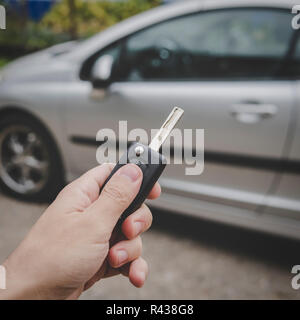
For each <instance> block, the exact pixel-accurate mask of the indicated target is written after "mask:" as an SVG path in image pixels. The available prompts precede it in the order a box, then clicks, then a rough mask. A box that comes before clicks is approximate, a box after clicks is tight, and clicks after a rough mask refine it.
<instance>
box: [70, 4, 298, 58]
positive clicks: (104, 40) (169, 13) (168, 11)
mask: <svg viewBox="0 0 300 320" xmlns="http://www.w3.org/2000/svg"><path fill="white" fill-rule="evenodd" d="M294 5H295V1H294V0H284V1H283V0H182V1H177V2H174V3H171V4H167V5H162V6H158V7H156V8H154V9H151V10H148V11H145V12H143V13H140V14H138V15H135V16H133V17H130V18H128V19H126V20H124V21H122V22H119V23H117V24H116V25H114V26H112V27H110V28H108V29H106V30H104V31H102V32H100V33H98V34H96V35H94V36H93V37H91V38H89V39H87V40H85V41H82V42H81V43H80V44H79V45H78V46H76V50H73V51H71V52H70V53H69V54H68V58H69V59H70V60H71V61H72V60H75V61H82V60H84V59H86V58H88V57H89V56H90V55H92V54H93V53H95V52H97V51H98V50H100V49H101V48H104V47H105V46H107V45H109V44H110V43H113V42H115V41H117V40H118V39H121V38H123V37H126V36H128V35H130V34H131V33H133V32H136V31H138V30H140V29H143V28H146V27H148V26H151V25H153V24H156V23H159V22H162V21H164V20H167V19H172V18H174V17H177V16H180V15H185V14H189V13H193V12H197V11H201V10H212V9H221V8H234V7H271V8H285V9H290V10H291V9H292V7H293V6H294Z"/></svg>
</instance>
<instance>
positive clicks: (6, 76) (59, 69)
mask: <svg viewBox="0 0 300 320" xmlns="http://www.w3.org/2000/svg"><path fill="white" fill-rule="evenodd" d="M76 45H77V42H76V41H71V42H66V43H62V44H59V45H55V46H53V47H50V48H48V49H45V50H41V51H38V52H35V53H32V54H29V55H26V56H24V57H22V58H19V59H16V60H15V61H13V62H11V63H9V64H7V65H6V66H5V67H4V68H2V69H1V70H0V74H1V79H2V80H4V81H17V82H18V81H24V80H26V81H43V80H47V81H49V80H56V81H57V80H65V79H66V78H69V76H70V71H71V70H72V69H74V65H73V67H72V65H71V64H70V63H69V62H68V60H67V59H64V55H65V54H66V53H68V52H69V51H70V50H72V49H73V48H74V47H75V46H76Z"/></svg>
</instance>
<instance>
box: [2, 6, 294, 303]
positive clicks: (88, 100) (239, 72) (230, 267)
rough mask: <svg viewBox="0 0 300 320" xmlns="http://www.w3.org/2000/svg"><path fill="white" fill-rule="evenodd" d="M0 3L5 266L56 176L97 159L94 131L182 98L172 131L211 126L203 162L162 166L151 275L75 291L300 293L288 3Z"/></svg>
mask: <svg viewBox="0 0 300 320" xmlns="http://www.w3.org/2000/svg"><path fill="white" fill-rule="evenodd" d="M188 2H189V3H192V4H188ZM0 4H2V5H3V6H4V7H5V8H6V13H7V17H6V30H0V68H2V69H0V185H1V189H2V191H3V192H1V193H0V262H2V261H3V260H4V259H5V258H6V257H7V255H8V254H9V253H10V252H12V251H13V249H14V248H15V247H16V246H17V245H18V243H19V242H20V241H21V240H22V239H23V237H24V236H25V235H26V233H27V232H28V230H29V229H30V228H31V226H32V225H33V224H34V222H35V221H36V220H37V219H38V217H39V216H40V215H41V214H42V212H43V211H44V210H45V208H46V207H47V205H48V203H49V198H52V199H53V197H54V196H55V194H56V193H57V191H58V190H59V189H60V188H61V187H62V185H63V184H64V183H65V181H63V179H62V178H63V177H64V176H65V178H66V180H67V181H69V180H72V179H74V178H76V177H77V176H79V175H80V174H81V173H83V172H84V171H86V170H88V169H89V168H91V167H93V166H94V165H96V161H95V150H96V149H95V147H96V146H97V143H96V144H95V134H96V132H97V130H99V129H100V128H101V127H103V126H105V127H109V128H110V127H111V128H114V127H115V126H116V122H117V121H119V120H123V119H127V120H128V124H129V127H130V128H135V127H136V126H137V125H136V123H139V124H138V127H141V128H145V129H147V130H149V129H150V128H151V127H153V126H154V127H158V126H159V125H160V124H161V122H162V121H163V120H164V117H165V115H167V114H168V110H169V108H170V106H173V105H175V104H176V105H177V104H179V105H180V106H183V107H184V108H185V111H186V112H185V118H184V121H183V122H182V124H180V126H179V128H181V129H183V128H193V129H195V128H204V129H205V170H204V173H203V174H202V175H200V176H186V175H184V172H183V169H182V168H181V169H182V170H181V169H178V167H176V166H172V165H170V166H169V167H168V168H167V170H166V173H165V175H164V177H163V179H162V180H161V184H162V187H163V196H162V197H161V199H160V200H158V201H155V202H154V203H153V214H154V224H153V227H152V229H151V230H150V231H149V232H147V233H146V234H145V235H144V236H143V240H144V257H145V258H146V259H147V260H148V261H149V264H150V275H149V279H148V282H147V284H146V285H145V287H144V288H142V289H135V288H133V287H131V286H130V284H129V283H128V280H127V279H125V278H122V277H118V278H116V279H109V280H104V281H101V282H100V283H98V284H97V285H96V286H95V287H93V288H92V289H90V290H89V291H87V292H86V293H84V294H83V296H82V299H299V298H300V290H295V289H293V288H292V286H291V280H292V278H293V276H294V275H293V274H292V273H291V269H292V267H293V266H294V265H297V264H300V260H299V239H300V218H299V217H300V193H299V192H300V178H299V177H300V176H299V172H300V170H299V168H300V165H299V163H300V149H299V146H300V144H299V137H300V116H299V115H300V112H299V106H300V96H299V92H300V90H299V89H300V88H299V75H300V72H299V70H300V68H299V66H300V45H299V32H298V31H297V30H293V29H292V27H291V20H292V18H293V15H292V14H291V6H292V4H293V3H292V1H289V0H288V1H287V2H286V3H285V4H282V3H281V2H279V1H272V0H262V1H250V0H245V1H242V0H241V1H238V0H236V1H235V2H234V1H227V0H223V1H209V0H206V1H204V0H203V1H202V0H199V1H185V0H182V1H180V0H178V1H175V0H174V1H172V0H168V1H167V0H123V1H121V0H111V1H108V0H107V1H102V0H90V1H83V0H44V1H42V0H0ZM153 8H156V10H157V11H152V12H153V13H151V11H149V10H150V9H153ZM201 10H203V13H202V12H201V13H200V14H199V12H200V11H201ZM142 12H145V15H143V16H141V18H137V19H136V20H130V21H131V22H130V21H129V22H128V23H127V22H125V23H124V24H122V25H120V27H119V29H118V23H119V22H122V21H123V20H125V19H127V18H129V17H132V16H135V15H136V14H139V13H142ZM147 12H148V13H149V14H148V15H147ZM126 23H127V24H126ZM112 26H116V29H108V28H109V27H112ZM105 30H106V31H107V33H105V32H104V31H105ZM110 30H112V31H110ZM102 32H103V33H102ZM92 36H94V37H92ZM119 38H120V39H121V40H120V39H119ZM74 40H75V42H74ZM77 40H78V41H77ZM57 44H62V47H59V46H58V47H52V46H54V45H57ZM49 47H50V49H49V51H47V50H46V51H42V52H41V53H40V50H43V49H47V48H49ZM99 48H101V50H99ZM103 48H104V49H103ZM32 53H36V55H30V56H28V57H26V58H25V59H24V60H23V59H21V60H17V61H16V62H15V60H16V59H17V58H20V57H23V56H25V55H28V54H32ZM103 57H104V59H103ZM11 62H12V63H11ZM103 70H106V72H104V75H103ZM107 70H109V72H108V73H107ZM79 73H80V75H78V74H79ZM120 106H122V108H121V107H120ZM100 107H101V113H100ZM62 111H63V112H62ZM82 120H84V121H82ZM193 143H194V142H193ZM193 143H192V142H191V144H190V145H189V148H190V149H191V150H193V152H194V153H195V150H194V149H193V148H194V144H193ZM172 147H173V149H174V150H176V145H175V146H174V145H173V146H172ZM174 150H173V152H175V151H174ZM50 154H51V156H50ZM60 154H61V155H60ZM62 163H64V165H63V164H62ZM50 194H51V196H50ZM47 195H48V196H49V197H48V199H46V198H47V197H46V196H47Z"/></svg>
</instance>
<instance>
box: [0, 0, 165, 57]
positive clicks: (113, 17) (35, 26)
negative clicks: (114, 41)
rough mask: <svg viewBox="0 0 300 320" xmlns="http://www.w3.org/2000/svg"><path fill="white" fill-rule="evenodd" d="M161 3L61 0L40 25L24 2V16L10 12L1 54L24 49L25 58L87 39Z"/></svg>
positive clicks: (1, 39) (0, 34) (1, 37)
mask: <svg viewBox="0 0 300 320" xmlns="http://www.w3.org/2000/svg"><path fill="white" fill-rule="evenodd" d="M1 1H3V0H0V4H1ZM160 3H161V0H128V1H122V0H121V1H108V0H98V1H95V0H94V1H84V0H61V1H60V2H58V3H57V4H55V5H53V7H52V9H51V10H50V12H48V13H47V14H46V15H45V16H44V17H43V19H42V20H41V21H40V22H38V23H34V22H32V21H30V20H29V19H28V17H27V16H26V14H25V11H26V10H25V6H26V1H25V0H23V5H24V13H23V14H21V15H18V14H16V13H14V12H9V10H8V15H7V29H6V30H5V31H3V32H2V31H1V32H0V54H1V55H2V56H3V55H7V52H8V54H9V48H12V49H13V48H18V50H21V49H22V50H23V51H24V52H23V53H22V52H21V51H22V50H21V51H20V54H24V53H26V52H30V51H34V50H38V49H42V48H45V47H48V46H51V45H53V44H56V43H59V42H63V41H67V40H70V39H76V38H85V37H88V36H91V35H93V34H95V33H97V32H99V31H102V30H104V29H105V28H107V27H109V26H111V25H113V24H115V23H117V22H119V21H121V20H123V19H126V18H128V17H130V16H132V15H135V14H137V13H140V12H142V11H145V10H148V9H151V8H153V7H155V6H157V5H159V4H160ZM1 51H2V52H1ZM12 52H13V53H15V52H16V50H15V49H13V50H12ZM9 55H10V54H9ZM16 55H18V54H16Z"/></svg>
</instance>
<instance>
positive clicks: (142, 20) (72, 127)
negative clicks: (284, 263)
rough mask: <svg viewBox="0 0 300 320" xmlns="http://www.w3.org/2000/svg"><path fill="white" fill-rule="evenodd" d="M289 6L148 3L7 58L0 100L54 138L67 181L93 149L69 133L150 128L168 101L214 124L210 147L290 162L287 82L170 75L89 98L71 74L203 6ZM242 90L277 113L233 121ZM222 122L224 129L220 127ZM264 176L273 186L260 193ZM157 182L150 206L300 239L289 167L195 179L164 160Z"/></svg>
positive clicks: (294, 111)
mask: <svg viewBox="0 0 300 320" xmlns="http://www.w3.org/2000/svg"><path fill="white" fill-rule="evenodd" d="M292 5H294V2H292V1H284V2H283V1H274V0H272V1H238V0H235V1H233V0H232V1H229V0H226V1H225V0H222V1H221V0H219V1H213V0H210V1H184V3H178V4H173V5H168V6H165V7H159V8H157V9H153V10H150V11H148V12H146V13H143V14H141V15H139V16H136V17H133V18H130V19H128V20H127V21H124V22H122V23H120V24H118V25H116V26H114V27H112V28H110V29H108V30H106V31H104V32H102V33H100V34H98V35H96V36H94V37H92V38H91V39H89V40H86V41H83V42H81V43H68V44H63V45H59V46H56V47H53V48H50V49H47V50H43V51H42V52H38V53H35V54H33V55H30V56H27V57H24V58H21V59H18V60H17V61H15V62H13V63H11V64H9V65H8V66H7V67H6V68H4V69H3V70H1V72H0V73H1V74H2V76H3V78H4V81H2V82H0V108H6V107H18V108H24V109H26V110H29V111H30V112H31V113H32V114H34V115H36V116H37V117H38V118H39V119H41V121H42V122H43V123H44V124H45V125H46V126H47V127H48V128H49V130H50V131H51V133H52V134H53V136H54V138H55V140H56V142H57V144H58V146H59V149H60V151H61V153H62V156H63V159H64V165H65V168H66V172H67V176H68V179H73V178H74V177H76V176H78V175H79V174H81V173H82V172H83V171H85V170H87V169H88V168H90V167H92V166H94V165H95V149H94V148H90V147H85V146H80V145H74V144H71V143H70V141H69V138H70V136H72V135H81V136H87V137H95V134H96V132H97V130H98V129H100V128H101V127H103V126H105V127H109V128H112V129H114V128H115V129H116V126H117V121H118V120H125V119H126V120H128V122H129V126H131V127H132V128H134V127H137V126H138V127H142V128H146V129H150V127H158V126H159V125H160V124H161V121H162V119H163V118H164V116H165V115H166V114H167V113H168V111H169V109H170V107H171V106H173V105H175V104H176V105H178V104H179V105H182V106H183V107H184V108H185V109H186V111H187V112H186V116H185V118H186V120H185V122H182V124H181V127H182V128H183V127H187V128H199V127H200V128H205V127H207V126H208V125H212V124H213V126H215V128H217V130H207V131H208V132H207V131H206V135H205V144H206V146H208V147H210V149H211V147H212V148H213V149H211V150H210V151H226V152H233V153H235V152H237V151H238V152H239V154H243V153H244V154H246V155H249V153H250V154H251V155H254V156H260V157H272V158H276V157H277V158H279V157H280V156H284V157H290V158H291V159H293V160H299V158H300V151H299V143H297V142H298V141H299V137H300V128H299V123H300V118H299V112H298V111H299V110H298V109H299V105H300V102H299V94H298V93H299V83H297V84H295V83H296V81H294V82H289V81H282V82H276V83H273V82H271V81H270V82H264V83H263V84H262V83H259V84H258V83H255V82H247V83H243V82H241V83H235V86H234V88H233V90H231V91H230V88H226V86H230V83H227V84H226V83H224V82H219V83H218V82H214V83H213V84H211V83H205V82H202V83H201V84H200V83H192V84H187V83H176V84H175V86H174V85H170V84H168V83H166V84H164V85H163V86H162V85H161V84H159V85H157V84H155V83H152V84H151V83H150V84H149V83H147V84H143V83H140V84H129V83H115V84H113V85H112V86H111V88H110V89H109V93H108V97H107V98H106V99H104V100H102V101H99V100H98V101H97V100H93V99H92V98H91V93H92V86H91V84H90V83H88V82H83V81H80V80H79V78H78V72H79V69H80V67H81V64H82V62H83V61H84V60H85V59H87V58H88V57H89V56H90V55H91V54H93V53H94V52H95V51H98V50H100V49H101V48H104V47H105V46H107V45H108V44H110V43H112V42H114V41H116V40H118V39H120V38H123V37H124V36H126V35H129V34H130V33H132V32H134V31H136V30H139V29H141V28H144V27H146V26H150V25H152V24H155V23H157V22H159V21H163V20H165V19H169V18H172V17H176V16H178V15H182V14H186V13H190V12H194V11H199V10H203V9H213V8H224V7H236V6H239V7H241V6H263V7H268V6H270V7H282V8H289V9H291V7H292ZM68 50H69V52H68ZM215 92H218V97H216V96H215ZM228 92H230V94H228ZM249 97H251V98H253V97H255V99H256V100H258V101H263V102H264V103H266V102H267V103H271V104H276V106H277V107H278V113H277V115H276V116H275V117H273V118H272V119H269V120H268V122H267V121H265V122H263V125H261V124H262V123H261V124H258V125H257V126H256V127H255V128H253V127H247V126H246V127H245V126H241V125H240V124H239V123H237V122H236V121H235V120H234V119H233V118H231V117H230V116H229V109H228V107H230V106H232V104H235V103H240V102H242V101H244V100H245V99H248V98H249ZM195 101H197V103H198V106H199V108H201V117H200V119H198V118H196V119H197V120H194V119H195V115H197V110H196V109H195V107H194V102H195ZM212 109H213V110H214V112H211V110H212ZM220 110H221V111H220ZM188 115H189V116H188ZM83 119H84V121H83ZM224 119H227V120H226V122H225V121H224ZM295 119H296V120H297V121H296V120H295ZM293 121H294V129H293V140H292V141H293V142H292V144H291V146H290V148H286V143H287V130H288V128H290V126H291V125H292V124H293ZM137 123H138V125H137ZM230 126H231V127H232V128H233V132H234V135H232V133H231V132H228V130H226V128H228V127H230ZM278 128H279V129H278ZM220 134H222V140H221V139H220ZM241 137H242V138H241ZM260 137H264V139H260ZM232 139H234V140H233V143H231V142H232ZM221 141H222V143H221ZM224 141H225V143H224ZM253 141H255V143H253ZM83 155H84V156H83ZM274 181H275V182H276V188H275V191H274V192H275V193H274V194H272V195H267V193H268V190H270V188H271V186H273V184H274ZM161 184H162V185H163V188H164V193H163V195H162V197H161V198H160V199H159V200H157V201H154V202H153V203H151V204H152V205H153V206H157V207H160V208H165V209H168V210H172V211H174V212H179V213H186V214H191V215H195V216H198V217H203V218H206V219H210V220H215V221H219V222H224V223H230V224H234V225H239V226H243V227H247V228H254V229H257V230H264V231H268V232H273V233H276V234H281V235H285V236H290V237H295V238H299V239H300V219H299V215H300V213H299V208H300V202H299V198H300V194H299V185H300V178H299V175H294V174H282V175H280V176H279V177H278V174H277V173H275V172H273V171H272V170H256V169H253V168H242V169H241V168H239V167H235V166H224V165H222V164H220V163H218V164H215V163H209V162H207V163H205V170H204V173H203V174H202V175H201V176H199V177H197V179H195V178H192V177H187V176H184V175H183V171H180V170H177V168H176V169H175V168H174V166H170V167H169V168H167V171H166V174H165V175H164V177H163V179H161ZM297 186H298V187H297ZM267 205H268V206H267ZM258 209H259V210H258Z"/></svg>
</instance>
